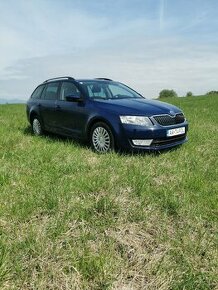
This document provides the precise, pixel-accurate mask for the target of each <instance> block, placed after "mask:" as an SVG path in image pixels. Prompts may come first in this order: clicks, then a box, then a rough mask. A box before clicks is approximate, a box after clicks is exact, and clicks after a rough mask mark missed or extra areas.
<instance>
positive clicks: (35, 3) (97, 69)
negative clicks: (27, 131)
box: [0, 0, 218, 100]
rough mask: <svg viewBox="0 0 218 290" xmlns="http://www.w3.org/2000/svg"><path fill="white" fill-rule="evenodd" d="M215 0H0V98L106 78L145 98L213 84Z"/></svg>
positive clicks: (217, 25) (217, 73)
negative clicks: (68, 80) (61, 80)
mask: <svg viewBox="0 0 218 290" xmlns="http://www.w3.org/2000/svg"><path fill="white" fill-rule="evenodd" d="M217 11H218V1H217V0H192V1H191V0H116V1H113V0H110V1H109V0H107V1H105V0H80V1H79V0H59V1H58V0H0V98H1V99H5V100H10V99H13V98H19V99H23V100H26V99H27V98H28V97H29V96H30V94H31V93H32V91H33V90H34V89H35V87H36V86H37V85H38V84H40V83H41V82H43V81H44V80H45V79H48V78H52V77H57V76H66V75H69V76H72V77H74V78H95V77H107V78H111V79H113V80H117V81H121V82H123V83H125V84H127V85H129V86H131V87H132V88H134V89H135V90H137V91H139V92H140V93H142V94H143V95H144V96H145V97H147V98H154V97H157V96H158V94H159V92H160V91H161V90H162V89H174V90H175V91H176V92H177V93H178V94H179V95H181V96H182V95H185V94H186V92H187V91H192V92H193V93H194V94H196V95H198V94H204V93H206V92H207V91H210V90H218V82H217V79H218V17H217Z"/></svg>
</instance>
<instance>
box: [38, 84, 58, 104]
mask: <svg viewBox="0 0 218 290" xmlns="http://www.w3.org/2000/svg"><path fill="white" fill-rule="evenodd" d="M58 87H59V82H53V83H50V84H47V86H46V88H45V89H44V91H43V94H42V99H45V100H57V99H58Z"/></svg>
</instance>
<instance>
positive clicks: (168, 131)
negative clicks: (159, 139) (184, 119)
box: [167, 127, 185, 137]
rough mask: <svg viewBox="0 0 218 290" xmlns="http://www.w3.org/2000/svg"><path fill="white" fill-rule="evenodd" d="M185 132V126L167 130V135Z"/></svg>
mask: <svg viewBox="0 0 218 290" xmlns="http://www.w3.org/2000/svg"><path fill="white" fill-rule="evenodd" d="M182 134H185V127H180V128H175V129H170V130H167V137H172V136H177V135H182Z"/></svg>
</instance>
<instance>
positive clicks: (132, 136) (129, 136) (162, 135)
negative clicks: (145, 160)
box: [118, 121, 188, 151]
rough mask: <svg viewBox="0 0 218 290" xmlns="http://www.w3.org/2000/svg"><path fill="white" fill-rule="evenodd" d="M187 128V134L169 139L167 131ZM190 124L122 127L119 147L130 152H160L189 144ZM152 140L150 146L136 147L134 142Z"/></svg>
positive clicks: (122, 125)
mask: <svg viewBox="0 0 218 290" xmlns="http://www.w3.org/2000/svg"><path fill="white" fill-rule="evenodd" d="M180 127H185V133H184V134H182V135H176V136H173V137H167V131H168V130H170V129H175V128H180ZM187 132H188V123H187V121H185V122H183V123H180V124H176V125H171V126H161V125H154V126H151V127H146V128H145V127H142V126H135V125H126V124H121V125H120V134H119V136H118V142H119V145H120V146H121V147H122V148H126V149H130V150H134V149H136V150H148V151H151V150H153V151H159V150H163V149H167V148H172V147H174V146H178V145H181V144H183V143H185V142H187V140H188V138H187ZM147 139H152V142H151V144H150V145H149V146H135V145H134V144H133V141H132V140H147Z"/></svg>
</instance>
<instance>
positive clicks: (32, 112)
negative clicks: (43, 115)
mask: <svg viewBox="0 0 218 290" xmlns="http://www.w3.org/2000/svg"><path fill="white" fill-rule="evenodd" d="M34 117H39V114H38V113H37V112H36V111H34V110H33V111H31V112H30V124H31V125H32V123H33V118H34Z"/></svg>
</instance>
